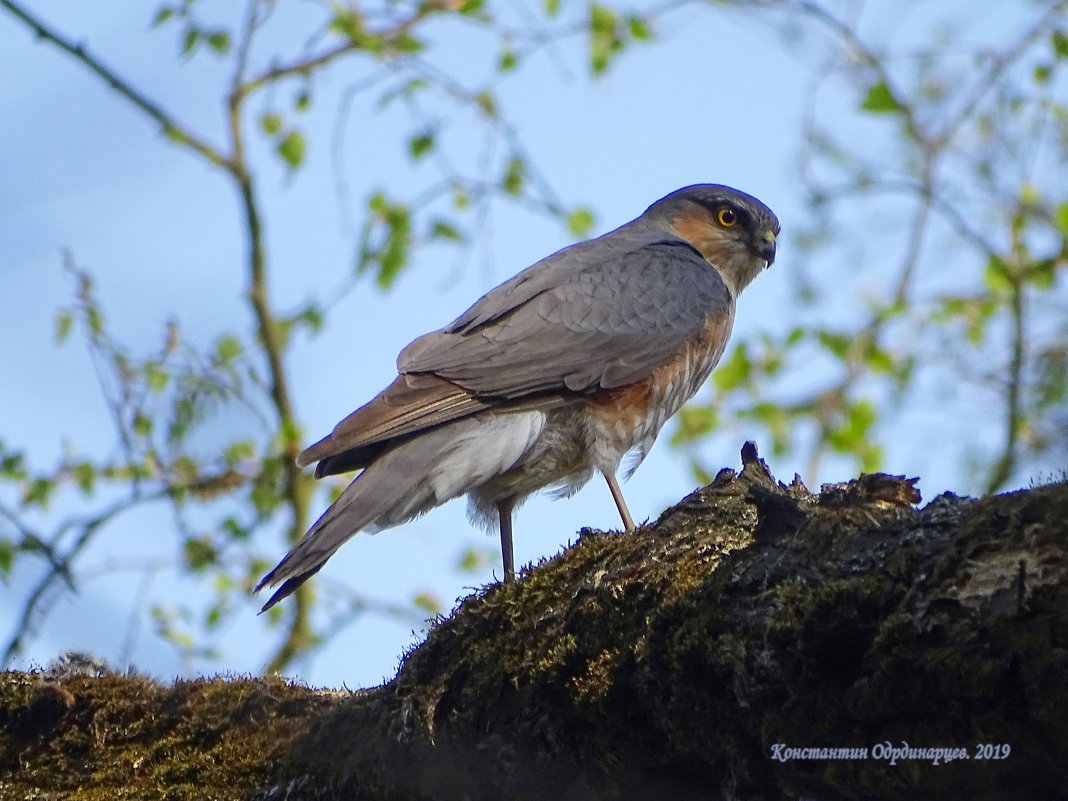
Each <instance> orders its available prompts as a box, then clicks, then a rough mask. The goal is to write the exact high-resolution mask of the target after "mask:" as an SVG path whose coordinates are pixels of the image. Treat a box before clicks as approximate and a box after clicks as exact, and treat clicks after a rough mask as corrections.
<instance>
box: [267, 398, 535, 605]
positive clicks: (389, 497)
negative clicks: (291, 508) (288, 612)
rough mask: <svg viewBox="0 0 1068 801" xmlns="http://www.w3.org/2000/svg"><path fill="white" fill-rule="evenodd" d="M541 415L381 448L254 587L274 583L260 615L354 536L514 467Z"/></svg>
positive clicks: (478, 423) (478, 419) (480, 423)
mask: <svg viewBox="0 0 1068 801" xmlns="http://www.w3.org/2000/svg"><path fill="white" fill-rule="evenodd" d="M544 424H545V415H544V413H542V412H538V411H532V412H518V413H513V414H499V415H498V414H489V415H484V416H483V415H478V416H473V417H468V418H465V419H462V420H457V421H456V422H454V423H448V424H446V425H443V426H440V427H438V428H434V429H431V430H429V431H426V432H424V433H422V434H420V435H418V436H416V437H414V438H412V439H409V440H407V441H405V442H402V443H400V444H399V445H396V446H394V447H392V448H389V449H388V450H386V451H385V452H384V453H383V454H382V455H381V456H379V457H378V458H377V459H375V461H374V462H372V463H371V464H370V465H368V466H367V467H366V468H365V469H364V471H363V472H362V473H360V475H359V476H357V477H356V480H355V481H353V482H352V483H351V484H349V486H348V487H347V488H346V489H345V491H344V492H342V493H341V496H340V497H339V498H338V499H337V500H336V501H334V503H333V505H332V506H331V507H330V508H329V509H327V510H326V512H324V513H323V516H322V517H320V518H319V519H318V520H316V521H315V524H314V525H312V527H311V528H310V529H308V532H307V533H306V534H305V535H304V536H303V537H301V538H300V541H299V542H298V543H297V544H296V545H294V546H293V548H292V550H290V552H289V553H288V554H286V556H285V558H284V559H283V560H282V561H281V562H279V563H278V566H277V567H275V569H274V570H272V571H271V572H270V573H268V574H267V575H266V576H264V577H263V580H262V581H261V582H260V583H259V584H258V585H257V586H256V589H255V592H259V591H260V590H261V589H263V588H264V587H274V586H277V585H279V584H281V586H280V587H279V588H278V589H277V590H276V591H275V593H274V595H272V596H271V598H270V600H268V601H267V603H266V604H264V605H263V609H262V610H260V611H261V612H266V611H267V610H268V609H270V608H271V607H272V606H274V605H275V604H276V603H278V602H279V601H281V600H282V599H283V598H285V597H286V596H287V595H290V594H291V593H293V592H294V591H296V589H297V588H298V587H299V586H300V585H301V584H303V583H304V582H305V581H307V580H308V579H309V578H311V577H312V576H313V575H315V574H316V573H317V572H318V571H319V568H321V567H322V566H323V565H324V564H325V563H326V560H327V559H329V558H330V557H331V556H333V555H334V553H335V552H336V551H337V549H338V548H340V547H341V546H342V545H344V544H345V543H346V542H347V541H348V540H349V539H350V538H351V537H353V536H354V535H355V534H356V533H357V532H359V531H361V530H363V529H366V528H374V529H376V530H381V529H385V528H390V527H392V526H396V525H400V524H401V523H406V522H407V521H409V520H411V519H412V518H414V517H418V516H419V515H421V514H423V513H424V512H427V511H429V510H431V509H433V508H434V507H435V506H439V505H441V504H443V503H445V502H446V501H448V500H451V499H453V498H456V497H458V496H460V495H463V494H465V493H467V492H469V491H470V490H472V489H475V488H476V487H478V486H481V485H482V484H484V483H486V482H487V481H489V480H490V479H491V478H493V477H495V476H498V475H500V474H501V473H503V472H505V471H506V470H508V469H510V468H511V467H513V466H514V465H515V464H516V462H517V461H519V459H520V457H522V456H523V454H524V453H525V452H526V450H527V449H528V448H529V447H530V445H531V444H532V443H533V442H534V440H536V439H537V437H538V436H539V435H540V434H541V430H542V428H543V427H544Z"/></svg>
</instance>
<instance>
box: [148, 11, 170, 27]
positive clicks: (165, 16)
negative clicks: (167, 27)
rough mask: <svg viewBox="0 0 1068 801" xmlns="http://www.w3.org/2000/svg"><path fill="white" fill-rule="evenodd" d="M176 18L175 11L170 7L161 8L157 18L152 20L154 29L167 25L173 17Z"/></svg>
mask: <svg viewBox="0 0 1068 801" xmlns="http://www.w3.org/2000/svg"><path fill="white" fill-rule="evenodd" d="M173 16H174V9H173V8H171V7H170V6H161V7H160V10H159V11H157V12H156V16H155V17H154V18H153V19H152V27H153V28H158V27H159V26H160V25H162V24H163V23H165V22H166V21H167V20H169V19H170V18H171V17H173Z"/></svg>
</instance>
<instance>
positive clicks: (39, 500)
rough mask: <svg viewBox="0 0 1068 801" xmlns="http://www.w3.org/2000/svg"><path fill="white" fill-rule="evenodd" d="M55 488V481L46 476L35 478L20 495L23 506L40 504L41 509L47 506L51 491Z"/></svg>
mask: <svg viewBox="0 0 1068 801" xmlns="http://www.w3.org/2000/svg"><path fill="white" fill-rule="evenodd" d="M55 488H56V482H54V481H52V480H51V479H48V478H35V479H34V480H33V481H31V482H30V485H29V486H28V487H27V488H26V491H25V494H24V495H23V496H22V503H23V505H24V506H34V505H36V506H40V507H41V508H42V509H43V508H45V507H47V506H48V501H49V500H50V499H51V497H52V491H53V490H54V489H55Z"/></svg>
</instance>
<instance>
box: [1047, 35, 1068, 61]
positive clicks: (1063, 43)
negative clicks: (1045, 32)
mask: <svg viewBox="0 0 1068 801" xmlns="http://www.w3.org/2000/svg"><path fill="white" fill-rule="evenodd" d="M1049 39H1050V44H1052V45H1053V52H1054V54H1055V55H1056V56H1057V58H1068V36H1065V34H1064V31H1054V32H1053V33H1051V34H1050V37H1049Z"/></svg>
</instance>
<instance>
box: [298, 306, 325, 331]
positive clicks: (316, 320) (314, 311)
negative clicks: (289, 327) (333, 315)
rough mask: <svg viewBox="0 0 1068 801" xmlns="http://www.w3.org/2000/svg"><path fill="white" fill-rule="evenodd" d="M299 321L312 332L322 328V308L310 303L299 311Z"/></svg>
mask: <svg viewBox="0 0 1068 801" xmlns="http://www.w3.org/2000/svg"><path fill="white" fill-rule="evenodd" d="M300 321H301V322H302V323H304V324H305V325H306V326H308V328H310V329H311V330H312V332H313V333H318V332H319V331H321V330H322V329H323V310H322V309H320V308H319V307H318V306H316V305H315V304H314V303H311V304H309V305H308V306H307V308H305V309H304V311H302V312H301V313H300Z"/></svg>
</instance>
